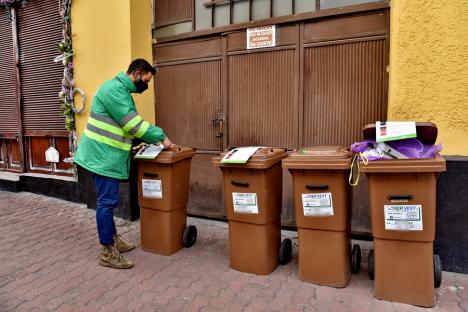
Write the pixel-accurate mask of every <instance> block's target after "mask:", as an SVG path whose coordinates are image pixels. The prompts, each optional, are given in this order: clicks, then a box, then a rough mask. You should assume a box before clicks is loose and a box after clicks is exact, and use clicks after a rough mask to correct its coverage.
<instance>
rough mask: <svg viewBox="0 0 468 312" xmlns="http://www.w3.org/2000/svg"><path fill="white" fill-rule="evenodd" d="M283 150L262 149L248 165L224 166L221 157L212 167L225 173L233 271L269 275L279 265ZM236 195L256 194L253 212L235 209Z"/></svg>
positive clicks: (215, 160)
mask: <svg viewBox="0 0 468 312" xmlns="http://www.w3.org/2000/svg"><path fill="white" fill-rule="evenodd" d="M286 155H287V154H286V152H285V150H284V149H274V148H262V149H259V150H258V151H257V152H256V153H255V154H254V155H253V156H252V157H251V158H250V160H249V161H248V162H247V164H242V165H240V164H223V163H221V162H220V161H221V159H222V158H223V156H224V154H222V155H221V156H220V157H216V158H214V159H213V164H214V165H215V166H219V167H220V168H221V169H222V170H223V179H224V181H223V183H224V194H225V200H226V212H227V216H228V222H229V257H230V266H231V268H233V269H235V270H238V271H241V272H247V273H253V274H258V275H267V274H269V273H271V272H273V271H274V270H275V268H276V267H277V266H278V264H279V262H278V252H279V248H280V244H281V219H280V218H281V210H282V200H281V198H282V181H283V179H282V177H283V173H282V169H281V159H283V158H284V157H286ZM233 193H241V194H242V193H244V194H245V193H254V194H255V197H256V201H257V210H258V211H256V212H254V213H245V212H239V210H236V209H234V203H233Z"/></svg>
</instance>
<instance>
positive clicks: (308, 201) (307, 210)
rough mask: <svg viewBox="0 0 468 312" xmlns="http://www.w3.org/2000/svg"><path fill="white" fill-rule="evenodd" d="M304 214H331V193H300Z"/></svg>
mask: <svg viewBox="0 0 468 312" xmlns="http://www.w3.org/2000/svg"><path fill="white" fill-rule="evenodd" d="M302 209H303V210H304V216H306V217H307V216H333V198H332V193H308V194H302Z"/></svg>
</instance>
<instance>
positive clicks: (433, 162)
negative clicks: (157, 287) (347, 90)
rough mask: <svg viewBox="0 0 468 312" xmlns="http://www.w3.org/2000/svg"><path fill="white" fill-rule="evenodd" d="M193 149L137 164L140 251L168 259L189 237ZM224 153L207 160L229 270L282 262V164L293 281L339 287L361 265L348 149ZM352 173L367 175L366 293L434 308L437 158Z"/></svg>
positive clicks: (192, 232) (286, 255)
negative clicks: (287, 185) (217, 184)
mask: <svg viewBox="0 0 468 312" xmlns="http://www.w3.org/2000/svg"><path fill="white" fill-rule="evenodd" d="M366 129H367V130H365V131H364V134H365V136H366V135H372V127H369V128H366ZM369 129H370V130H369ZM373 130H374V133H375V126H374V129H373ZM430 130H432V131H433V129H430ZM366 131H367V132H366ZM419 132H421V133H423V132H424V131H423V130H421V131H419ZM435 133H437V132H435ZM374 135H375V134H374ZM433 141H435V138H433ZM193 154H194V151H193V149H190V148H177V149H171V150H169V151H164V152H162V153H161V154H160V155H159V156H158V157H157V158H156V159H154V160H143V161H140V163H139V181H141V182H139V191H140V192H139V193H140V207H141V247H142V249H144V250H147V251H152V252H156V253H159V254H162V255H170V254H172V253H174V252H176V251H178V250H179V249H181V248H182V247H183V246H185V247H189V246H191V245H193V244H194V243H195V240H196V233H197V231H196V228H195V227H194V226H188V227H187V226H186V212H187V200H188V193H189V172H190V160H191V157H192V156H193ZM224 156H226V153H223V154H221V155H220V156H218V157H215V158H213V161H212V162H213V164H214V165H215V166H218V167H220V169H221V170H222V171H223V184H224V192H225V200H226V202H225V204H226V212H227V217H228V222H229V251H230V266H231V267H232V268H233V269H236V270H239V271H242V272H249V273H254V274H260V275H265V274H269V273H271V272H273V271H274V270H275V268H276V267H277V266H278V265H279V264H285V263H287V262H288V261H289V260H290V259H291V253H292V242H291V240H289V239H285V240H283V241H281V222H280V220H281V219H280V218H281V211H282V198H281V196H282V181H283V179H282V175H283V168H285V169H288V170H289V172H290V173H291V175H292V179H293V192H294V209H295V215H296V225H297V230H298V245H299V247H298V264H299V277H300V279H301V280H303V281H306V282H312V283H315V284H319V285H327V286H334V287H345V286H346V285H347V284H348V282H349V280H350V275H351V272H353V273H357V272H359V269H360V262H361V252H360V248H359V245H354V246H351V239H350V219H351V218H350V215H351V213H350V210H351V200H350V197H351V189H350V184H349V183H348V177H349V173H350V169H351V167H352V158H353V155H352V154H351V153H350V151H349V149H347V148H344V147H314V148H305V149H301V150H299V151H295V152H291V153H287V152H286V150H285V149H280V148H259V149H258V150H256V151H255V153H254V154H253V155H252V156H251V157H250V159H249V160H248V162H246V163H244V164H239V163H230V162H223V161H222V160H223V158H224ZM361 171H362V172H365V173H366V174H367V176H368V178H369V191H370V202H371V221H372V233H373V236H374V250H372V251H371V252H370V254H369V259H368V264H369V265H368V267H369V268H368V269H369V273H370V275H371V277H372V278H373V279H375V282H374V284H375V295H376V297H377V298H380V299H385V300H391V301H399V302H405V303H410V304H414V305H420V306H432V305H434V304H435V295H434V286H436V287H437V286H438V285H440V279H441V267H440V260H438V257H436V256H433V248H432V244H433V241H434V238H435V185H436V184H435V180H436V176H437V173H438V172H442V171H445V161H444V160H443V158H442V157H440V156H438V157H436V158H434V159H419V160H417V159H408V160H390V161H375V162H371V163H369V164H368V165H367V166H361ZM163 190H164V191H163Z"/></svg>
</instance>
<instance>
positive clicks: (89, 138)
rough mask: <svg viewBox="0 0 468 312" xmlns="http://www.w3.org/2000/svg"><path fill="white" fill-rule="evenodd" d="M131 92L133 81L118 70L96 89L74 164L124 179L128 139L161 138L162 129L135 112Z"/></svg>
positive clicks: (130, 140)
mask: <svg viewBox="0 0 468 312" xmlns="http://www.w3.org/2000/svg"><path fill="white" fill-rule="evenodd" d="M135 91H136V88H135V85H134V84H133V82H132V81H131V80H130V79H129V78H128V76H127V75H126V74H125V73H123V72H121V73H119V74H118V75H117V76H116V77H115V78H114V79H111V80H109V81H107V82H105V83H104V84H103V85H102V86H101V88H100V89H99V90H98V92H96V95H95V96H94V98H93V104H92V107H91V113H90V116H89V119H88V124H87V126H86V129H85V131H84V133H83V135H82V137H81V140H80V143H79V145H78V150H77V151H76V154H75V162H76V163H77V164H78V165H80V166H82V167H84V168H86V169H88V170H89V171H91V172H94V173H97V174H99V175H103V176H108V177H113V178H117V179H128V174H129V171H130V151H131V148H132V139H133V138H134V137H136V138H139V139H142V140H143V141H145V142H147V143H156V142H162V141H163V140H164V138H165V137H166V136H165V134H164V131H163V130H162V129H161V128H159V127H156V126H153V125H151V124H150V123H148V122H147V121H145V120H143V118H142V117H141V116H140V115H139V114H138V112H137V111H136V107H135V103H134V101H133V98H132V96H131V93H133V92H135Z"/></svg>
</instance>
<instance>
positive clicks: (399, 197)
mask: <svg viewBox="0 0 468 312" xmlns="http://www.w3.org/2000/svg"><path fill="white" fill-rule="evenodd" d="M387 198H388V199H389V200H410V199H413V198H414V197H413V195H388V196H387Z"/></svg>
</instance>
